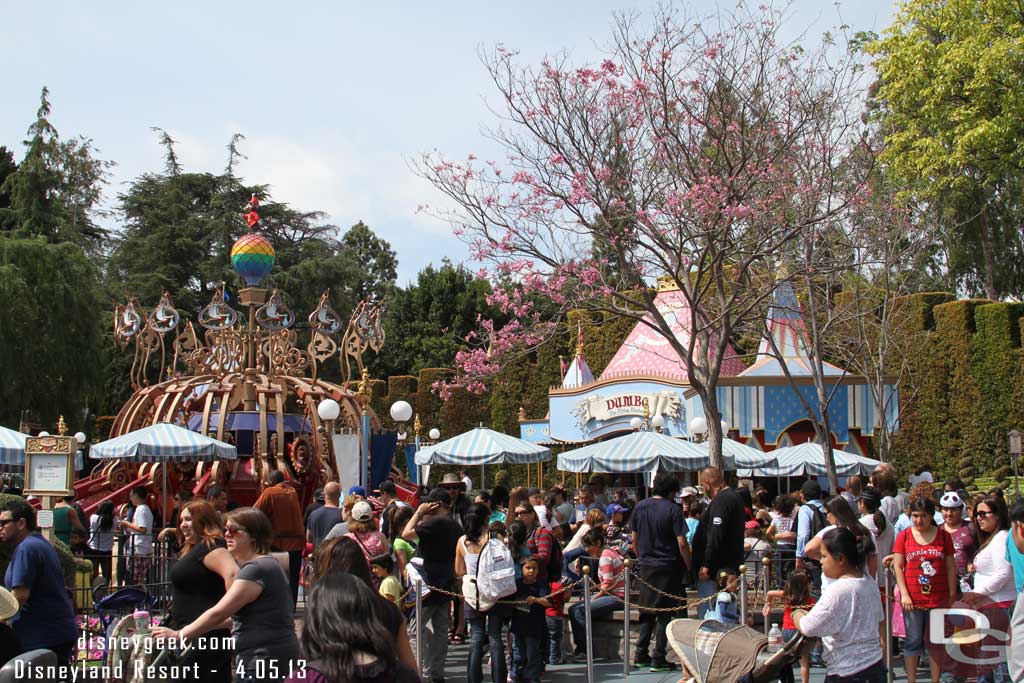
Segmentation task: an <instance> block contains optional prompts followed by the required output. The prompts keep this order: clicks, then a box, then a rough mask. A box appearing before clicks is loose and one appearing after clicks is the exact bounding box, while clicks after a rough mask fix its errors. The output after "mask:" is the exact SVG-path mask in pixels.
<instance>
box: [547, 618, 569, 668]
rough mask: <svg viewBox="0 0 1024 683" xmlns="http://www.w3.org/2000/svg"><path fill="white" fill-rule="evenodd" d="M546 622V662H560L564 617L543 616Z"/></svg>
mask: <svg viewBox="0 0 1024 683" xmlns="http://www.w3.org/2000/svg"><path fill="white" fill-rule="evenodd" d="M544 619H545V621H547V624H548V664H560V663H561V662H562V635H563V634H564V633H565V618H564V617H544Z"/></svg>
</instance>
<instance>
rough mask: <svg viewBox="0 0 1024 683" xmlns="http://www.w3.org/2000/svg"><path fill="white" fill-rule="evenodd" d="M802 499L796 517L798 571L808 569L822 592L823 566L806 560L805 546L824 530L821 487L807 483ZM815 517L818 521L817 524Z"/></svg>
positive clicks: (803, 487)
mask: <svg viewBox="0 0 1024 683" xmlns="http://www.w3.org/2000/svg"><path fill="white" fill-rule="evenodd" d="M800 497H801V499H803V502H804V504H803V505H801V506H800V511H799V512H797V516H796V566H797V569H806V570H807V573H808V574H810V576H811V580H812V582H813V583H814V586H815V588H818V589H819V590H820V589H821V564H819V563H818V562H815V561H813V560H809V559H806V558H804V546H806V545H807V542H808V541H810V540H811V539H812V538H814V534H816V533H817V532H818V531H820V530H821V529H822V528H824V525H823V524H822V522H821V518H822V517H824V516H825V513H824V510H823V509H822V502H821V485H820V484H819V483H818V482H816V481H814V480H813V479H811V480H808V481H805V482H804V485H803V486H802V487H801V488H800ZM815 517H817V519H818V523H817V524H815ZM825 524H827V522H825Z"/></svg>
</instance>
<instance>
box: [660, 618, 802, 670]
mask: <svg viewBox="0 0 1024 683" xmlns="http://www.w3.org/2000/svg"><path fill="white" fill-rule="evenodd" d="M667 635H668V642H669V644H670V645H672V649H673V650H675V652H676V654H677V655H679V661H680V663H681V664H682V665H683V670H684V671H686V673H687V674H688V675H689V676H691V677H692V678H694V679H695V680H696V681H697V683H737V682H742V683H767V682H768V681H774V680H776V679H777V678H778V675H779V671H780V670H781V669H782V667H783V666H789V665H791V664H792V663H793V662H794V661H795V660H796V659H798V658H799V657H800V651H801V649H802V648H803V646H804V645H805V639H804V637H803V636H802V635H799V634H798V635H797V636H796V637H794V638H793V639H792V640H790V641H789V642H788V643H786V646H785V647H784V648H782V649H781V650H779V651H778V652H772V653H769V652H768V637H767V636H765V635H764V634H763V633H760V632H759V631H755V630H754V629H752V628H748V627H746V626H736V625H733V624H723V623H720V622H717V621H710V620H700V619H675V620H674V621H672V622H671V623H669V625H668V629H667Z"/></svg>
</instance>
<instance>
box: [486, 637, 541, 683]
mask: <svg viewBox="0 0 1024 683" xmlns="http://www.w3.org/2000/svg"><path fill="white" fill-rule="evenodd" d="M513 639H514V640H515V642H516V650H515V652H514V653H513V655H514V657H513V660H512V679H513V680H515V681H517V683H540V674H541V671H542V670H543V668H544V660H543V659H541V638H540V634H537V635H536V636H532V635H531V636H521V635H516V636H513ZM492 658H493V655H492Z"/></svg>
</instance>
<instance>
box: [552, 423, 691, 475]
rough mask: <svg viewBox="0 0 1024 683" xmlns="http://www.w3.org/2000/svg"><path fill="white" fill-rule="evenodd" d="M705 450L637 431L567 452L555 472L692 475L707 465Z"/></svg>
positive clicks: (658, 435)
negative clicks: (677, 473)
mask: <svg viewBox="0 0 1024 683" xmlns="http://www.w3.org/2000/svg"><path fill="white" fill-rule="evenodd" d="M708 462H709V460H708V453H707V449H702V448H701V447H700V446H698V445H697V444H694V443H690V442H689V441H683V440H681V439H675V438H673V437H671V436H666V435H664V434H659V433H658V432H651V431H647V430H640V431H635V432H630V433H628V434H626V435H625V436H618V437H615V438H614V439H608V440H606V441H599V442H598V443H594V444H590V445H589V446H583V447H582V448H576V449H574V450H571V451H566V452H565V453H562V454H561V455H559V456H558V469H560V470H564V471H566V472H655V471H658V470H671V471H693V470H699V469H701V468H702V467H707V465H708Z"/></svg>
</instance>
